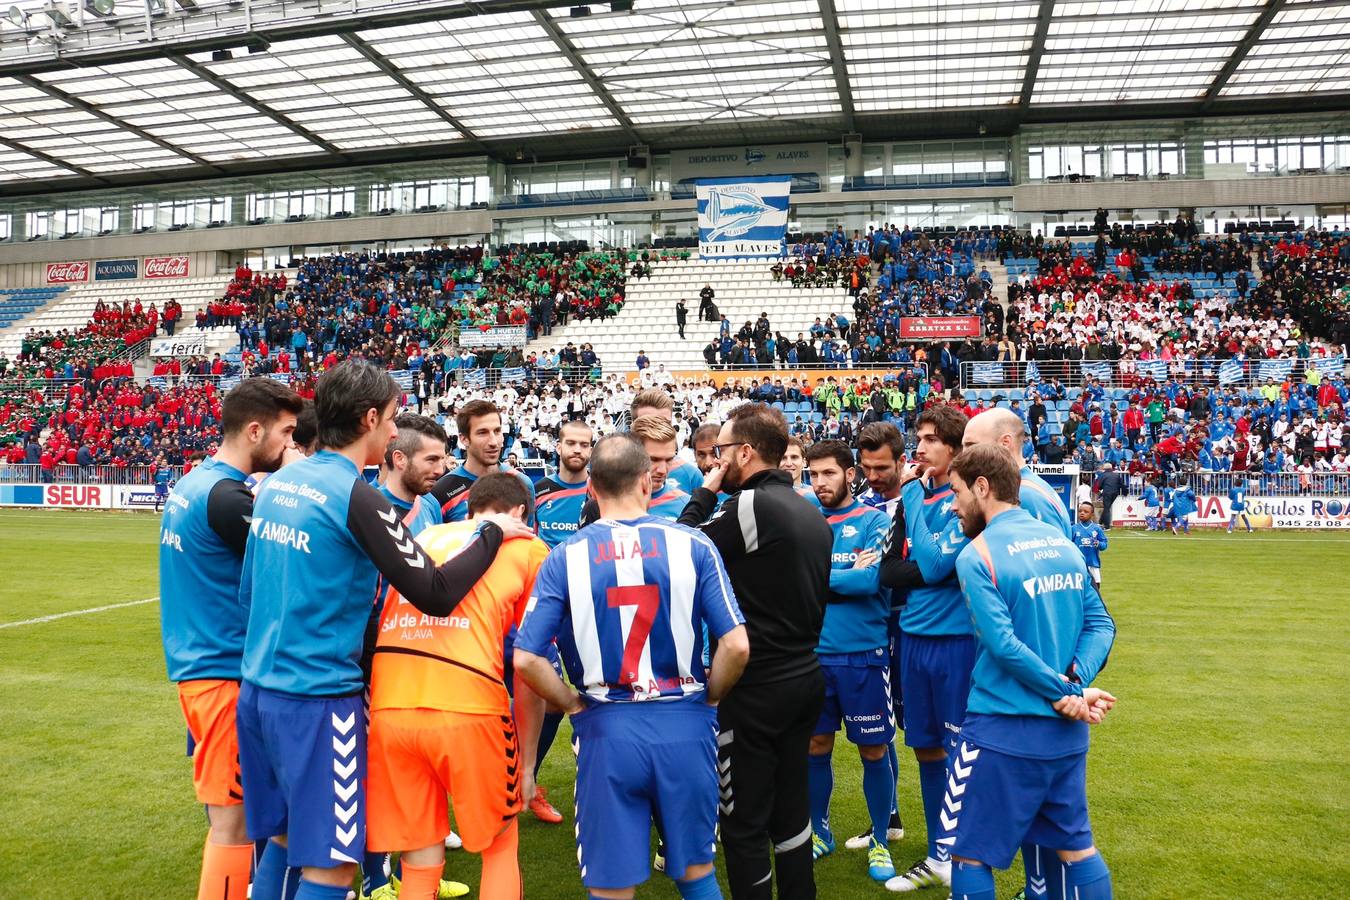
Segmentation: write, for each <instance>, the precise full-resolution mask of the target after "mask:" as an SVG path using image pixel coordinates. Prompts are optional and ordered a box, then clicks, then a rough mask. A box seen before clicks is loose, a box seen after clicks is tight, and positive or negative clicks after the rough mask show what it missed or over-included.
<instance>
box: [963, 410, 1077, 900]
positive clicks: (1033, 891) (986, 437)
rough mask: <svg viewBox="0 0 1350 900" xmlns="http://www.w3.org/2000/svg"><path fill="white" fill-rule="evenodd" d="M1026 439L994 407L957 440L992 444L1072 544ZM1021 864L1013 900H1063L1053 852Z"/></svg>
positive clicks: (1038, 510)
mask: <svg viewBox="0 0 1350 900" xmlns="http://www.w3.org/2000/svg"><path fill="white" fill-rule="evenodd" d="M1026 437H1027V436H1026V424H1025V423H1024V422H1023V421H1022V417H1021V416H1019V415H1017V413H1015V412H1013V411H1011V410H1008V409H1002V408H998V407H995V408H994V409H987V410H985V411H984V412H982V413H980V414H978V415H976V416H975V417H974V418H972V419H971V420H970V423H969V424H968V425H966V432H965V434H964V435H963V436H962V438H961V446H962V447H963V448H964V447H973V446H975V445H976V444H996V445H998V446H999V447H1001V448H1002V449H1003V452H1005V453H1007V454H1008V456H1009V457H1010V458H1011V459H1012V460H1013V461H1014V462H1016V463H1017V465H1018V466H1020V467H1021V475H1022V487H1021V490H1020V491H1019V496H1020V499H1021V506H1022V508H1023V509H1025V510H1026V511H1027V512H1029V513H1031V515H1032V516H1033V517H1034V518H1037V519H1039V520H1040V521H1042V522H1044V523H1045V524H1047V525H1053V526H1055V527H1057V528H1058V529H1059V530H1060V531H1062V532H1063V533H1064V536H1065V537H1066V538H1068V539H1069V540H1070V541H1072V540H1073V524H1072V522H1071V521H1070V519H1069V511H1068V509H1067V508H1066V507H1065V506H1064V503H1063V501H1061V500H1060V499H1059V494H1057V493H1055V489H1054V488H1052V487H1050V485H1049V484H1047V483H1046V481H1045V479H1044V478H1041V477H1040V476H1039V475H1037V474H1036V473H1035V472H1033V471H1031V466H1029V465H1027V463H1026V461H1025V460H1024V459H1022V444H1023V443H1024V442H1025V441H1026ZM1022 864H1023V867H1024V868H1025V869H1026V888H1025V890H1024V891H1023V892H1022V893H1021V894H1019V895H1018V896H1017V897H1015V898H1013V900H1019V898H1025V897H1036V898H1038V900H1039V898H1046V900H1065V895H1064V884H1065V879H1064V874H1063V872H1062V871H1061V869H1062V868H1063V863H1061V862H1060V861H1059V857H1058V856H1057V855H1056V853H1055V851H1054V850H1051V849H1050V848H1048V847H1041V846H1038V845H1036V844H1023V845H1022ZM1047 873H1049V874H1047Z"/></svg>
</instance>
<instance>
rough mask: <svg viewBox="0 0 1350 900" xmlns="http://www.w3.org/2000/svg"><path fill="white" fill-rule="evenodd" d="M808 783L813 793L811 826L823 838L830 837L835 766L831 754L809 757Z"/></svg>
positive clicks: (827, 838)
mask: <svg viewBox="0 0 1350 900" xmlns="http://www.w3.org/2000/svg"><path fill="white" fill-rule="evenodd" d="M807 760H808V762H809V768H808V770H807V776H808V777H807V783H808V785H809V788H810V794H811V828H812V829H813V830H814V831H815V832H816V834H818V835H820V836H821V837H822V838H824V839H826V840H829V838H830V836H831V835H830V794H832V793H834V766H833V765H832V764H831V759H830V754H828V753H821V754H819V755H817V754H814V753H813V754H811V755H810V756H809V757H807Z"/></svg>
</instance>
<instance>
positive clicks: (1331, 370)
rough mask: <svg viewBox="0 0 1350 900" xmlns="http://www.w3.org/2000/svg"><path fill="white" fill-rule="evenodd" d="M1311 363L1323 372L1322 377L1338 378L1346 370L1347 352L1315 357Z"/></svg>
mask: <svg viewBox="0 0 1350 900" xmlns="http://www.w3.org/2000/svg"><path fill="white" fill-rule="evenodd" d="M1310 364H1311V365H1312V367H1313V368H1314V369H1316V370H1317V371H1319V372H1321V373H1322V377H1324V378H1336V377H1338V376H1340V375H1341V374H1342V373H1343V372H1345V354H1344V353H1337V354H1336V355H1335V356H1327V357H1323V358H1322V359H1314V360H1311V361H1310Z"/></svg>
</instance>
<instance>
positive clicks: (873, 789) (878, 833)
mask: <svg viewBox="0 0 1350 900" xmlns="http://www.w3.org/2000/svg"><path fill="white" fill-rule="evenodd" d="M862 770H863V776H862V789H863V799H865V800H866V801H867V814H868V815H869V816H871V817H872V839H873V840H876V841H879V842H881V845H882V846H883V847H884V846H885V845H886V828H887V826H888V825H889V824H890V821H891V807H892V806H894V805H895V775H894V773H892V771H891V761H890V760H889V759H887V758H886V757H884V756H883V757H882V758H881V759H864V760H863V761H862Z"/></svg>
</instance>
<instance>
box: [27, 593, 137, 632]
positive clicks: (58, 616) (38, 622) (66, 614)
mask: <svg viewBox="0 0 1350 900" xmlns="http://www.w3.org/2000/svg"><path fill="white" fill-rule="evenodd" d="M158 599H159V598H158V597H146V598H145V599H144V600H128V601H127V602H126V603H110V604H108V605H107V606H94V607H90V608H89V609H73V610H71V611H70V612H63V613H53V614H52V615H50V616H38V617H37V618H36V619H24V620H23V621H21V622H0V628H18V627H19V626H20V625H41V624H42V623H43V622H55V621H56V620H57V619H66V618H69V617H71V616H87V615H89V613H96V612H106V611H108V610H110V609H122V608H124V607H127V606H143V605H145V604H146V603H154V602H155V601H156V600H158Z"/></svg>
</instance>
